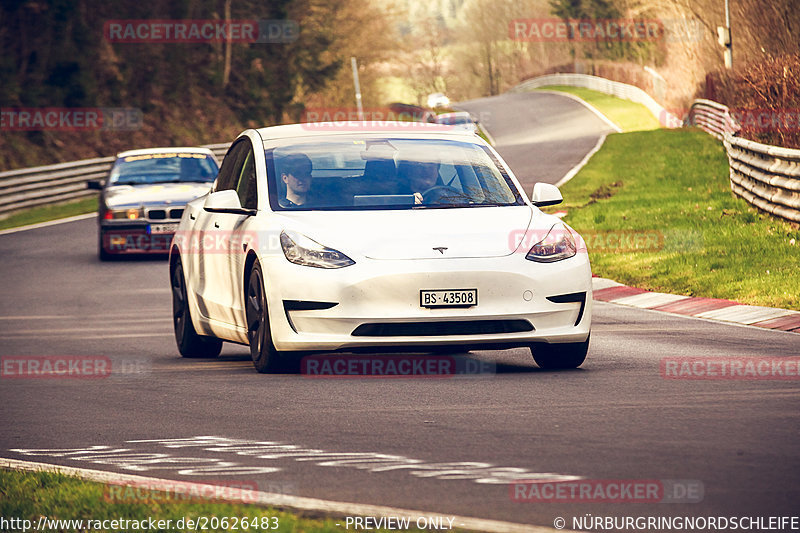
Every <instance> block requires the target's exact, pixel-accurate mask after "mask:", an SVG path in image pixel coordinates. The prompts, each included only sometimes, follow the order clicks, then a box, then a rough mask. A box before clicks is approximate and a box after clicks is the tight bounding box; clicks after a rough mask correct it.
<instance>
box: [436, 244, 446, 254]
mask: <svg viewBox="0 0 800 533" xmlns="http://www.w3.org/2000/svg"><path fill="white" fill-rule="evenodd" d="M434 250H436V251H437V252H439V253H440V254H442V255H444V251H445V250H447V246H437V247H435V248H434Z"/></svg>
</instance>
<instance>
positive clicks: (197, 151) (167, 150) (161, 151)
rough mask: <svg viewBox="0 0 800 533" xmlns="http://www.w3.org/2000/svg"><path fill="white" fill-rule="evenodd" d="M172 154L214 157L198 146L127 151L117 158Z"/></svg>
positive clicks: (119, 154) (211, 153)
mask: <svg viewBox="0 0 800 533" xmlns="http://www.w3.org/2000/svg"><path fill="white" fill-rule="evenodd" d="M172 152H184V153H186V152H188V153H190V154H206V155H210V156H212V157H213V156H214V152H212V151H211V150H209V149H208V148H200V147H199V146H171V147H169V146H168V147H164V148H142V149H139V150H127V151H125V152H120V153H118V154H117V157H130V156H132V155H144V154H169V153H172Z"/></svg>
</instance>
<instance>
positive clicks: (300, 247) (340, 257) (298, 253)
mask: <svg viewBox="0 0 800 533" xmlns="http://www.w3.org/2000/svg"><path fill="white" fill-rule="evenodd" d="M281 248H283V255H285V256H286V259H288V260H289V261H290V262H292V263H295V264H297V265H303V266H310V267H317V268H342V267H346V266H350V265H353V264H355V261H353V260H352V259H350V258H349V257H347V256H346V255H345V254H343V253H342V252H340V251H338V250H334V249H332V248H328V247H327V246H323V245H321V244H320V243H318V242H317V241H315V240H312V239H309V238H308V237H306V236H305V235H302V234H300V233H297V232H295V231H285V230H284V231H282V232H281Z"/></svg>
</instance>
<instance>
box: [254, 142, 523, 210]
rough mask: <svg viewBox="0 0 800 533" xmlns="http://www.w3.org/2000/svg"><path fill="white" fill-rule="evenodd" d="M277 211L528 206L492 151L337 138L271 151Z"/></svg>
mask: <svg viewBox="0 0 800 533" xmlns="http://www.w3.org/2000/svg"><path fill="white" fill-rule="evenodd" d="M266 160H267V174H268V179H269V180H270V187H269V189H270V203H271V205H272V208H273V209H274V210H279V211H280V210H290V209H321V210H362V209H414V208H447V207H482V206H484V207H485V206H499V205H523V204H524V201H523V199H522V197H521V195H520V193H519V191H518V190H517V188H516V187H515V185H514V183H513V182H512V181H511V179H510V177H509V176H508V174H507V172H506V170H505V168H504V167H503V166H502V165H501V164H500V162H499V161H498V160H497V158H496V157H495V156H494V154H493V153H492V152H491V151H490V150H488V149H487V148H485V147H483V146H480V145H478V144H475V143H471V142H465V141H457V140H448V139H408V138H388V137H382V138H374V137H358V136H336V138H335V139H330V140H328V139H324V140H315V141H313V142H311V141H308V140H299V141H298V140H295V141H293V142H292V143H291V144H286V145H283V146H280V147H277V148H273V149H268V150H267V151H266Z"/></svg>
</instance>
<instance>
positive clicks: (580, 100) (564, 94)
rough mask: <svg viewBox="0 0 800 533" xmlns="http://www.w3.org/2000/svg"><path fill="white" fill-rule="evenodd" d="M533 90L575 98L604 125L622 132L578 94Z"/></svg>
mask: <svg viewBox="0 0 800 533" xmlns="http://www.w3.org/2000/svg"><path fill="white" fill-rule="evenodd" d="M534 92H537V93H545V94H557V95H559V96H564V97H566V98H570V99H572V100H575V101H576V102H578V103H579V104H583V105H584V106H585V107H586V109H588V110H589V111H591V112H592V113H594V114H595V115H597V117H598V118H599V119H600V120H602V121H603V122H605V123H606V125H607V126H608V127H609V128H611V129H612V130H614V131H615V132H617V133H622V128H620V127H619V126H617V125H616V124H615V123H614V122H612V121H611V119H610V118H608V117H607V116H605V115H604V114H603V113H601V112H600V110H599V109H597V108H596V107H595V106H593V105H592V104H590V103H589V102H587V101H586V100H584V99H583V98H581V97H579V96H575V95H574V94H570V93H565V92H561V91H548V90H542V91H540V90H539V89H536V91H534Z"/></svg>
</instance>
